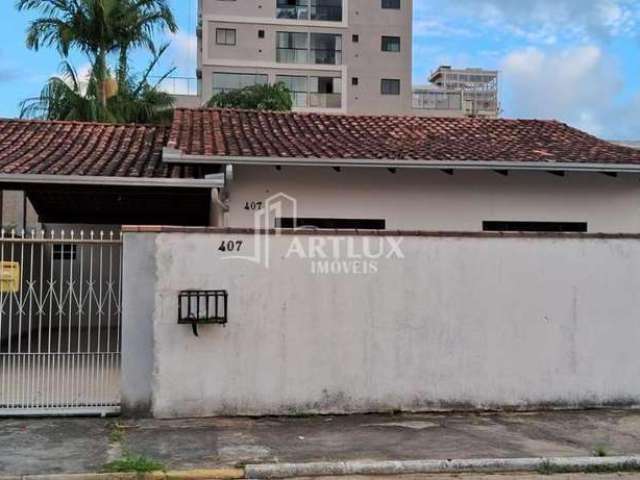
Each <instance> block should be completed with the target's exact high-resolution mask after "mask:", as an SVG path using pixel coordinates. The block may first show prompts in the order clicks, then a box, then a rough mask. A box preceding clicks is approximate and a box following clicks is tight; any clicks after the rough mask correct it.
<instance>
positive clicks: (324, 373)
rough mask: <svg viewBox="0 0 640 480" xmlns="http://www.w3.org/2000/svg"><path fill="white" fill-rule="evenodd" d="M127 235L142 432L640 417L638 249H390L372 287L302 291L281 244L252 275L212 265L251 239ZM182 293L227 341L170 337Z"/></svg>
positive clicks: (127, 302)
mask: <svg viewBox="0 0 640 480" xmlns="http://www.w3.org/2000/svg"><path fill="white" fill-rule="evenodd" d="M137 235H140V234H137V233H127V234H125V252H126V249H127V248H129V247H130V245H131V246H132V247H135V249H136V252H137V253H138V254H137V255H136V257H135V258H133V257H131V259H132V261H133V262H136V261H137V260H136V258H141V259H147V260H144V261H141V262H142V263H141V266H140V269H138V271H139V272H140V273H141V274H140V275H138V276H136V277H135V278H134V279H133V280H132V279H131V278H128V279H127V280H126V281H125V285H126V287H127V288H126V289H125V292H124V309H125V310H124V332H123V335H124V338H125V339H126V338H127V332H128V329H138V330H139V329H140V328H141V325H143V323H144V320H145V319H146V318H152V319H153V332H149V334H150V335H152V336H153V369H152V371H153V374H152V382H151V384H152V387H151V391H152V393H151V404H152V411H153V413H154V415H156V416H159V417H174V416H201V415H227V414H232V415H233V414H287V413H308V412H325V413H328V412H364V411H374V410H390V409H405V410H422V409H431V408H450V407H460V406H462V407H474V408H476V407H477V408H486V407H495V406H510V407H533V406H563V407H564V406H592V405H630V404H638V403H640V361H639V360H638V355H637V352H638V345H639V344H640V324H639V323H638V314H639V313H640V303H639V302H638V295H637V292H638V291H640V241H639V240H638V239H599V238H593V237H582V238H552V237H546V238H544V237H543V238H535V237H515V238H513V237H511V238H492V237H488V236H484V235H480V236H477V237H462V238H458V237H455V236H448V237H437V236H432V237H411V236H407V237H402V238H400V237H394V238H396V240H398V241H401V242H402V243H401V248H402V251H403V254H404V259H398V258H394V259H391V260H379V261H378V263H377V270H378V271H377V273H376V274H369V275H364V274H351V275H349V274H338V275H314V274H312V273H311V268H312V267H311V263H310V260H308V259H300V258H295V256H294V257H289V258H285V257H286V256H287V252H288V251H289V249H290V247H291V242H292V241H293V240H294V237H292V236H282V237H269V238H270V240H271V248H270V262H271V264H270V268H269V269H266V268H265V267H264V266H263V265H260V264H254V263H251V262H247V261H241V260H233V259H225V256H226V255H228V253H222V252H220V251H218V247H219V245H220V243H221V242H222V241H223V240H242V241H244V244H245V246H246V247H245V248H244V250H243V253H245V254H250V253H252V247H251V246H252V245H253V243H252V242H253V237H252V236H251V235H246V234H244V235H242V234H225V233H209V234H207V233H202V234H196V233H191V234H188V233H162V234H155V235H151V234H145V242H139V241H137V240H136V236H137ZM263 238H264V237H263ZM322 238H323V237H319V236H312V235H310V236H305V237H302V238H301V241H302V242H303V244H304V245H306V244H307V242H308V241H309V240H310V239H315V240H314V241H318V239H322ZM329 238H336V237H326V238H325V240H327V241H329V240H328V239H329ZM338 238H342V239H341V241H346V237H338ZM368 238H369V239H370V240H373V237H368ZM357 240H358V241H361V240H362V237H359V238H358V239H357ZM145 245H147V247H145ZM143 247H144V248H147V250H149V251H148V252H146V253H144V254H140V251H139V250H140V248H143ZM356 248H357V245H356ZM125 258H129V257H127V256H126V253H125ZM148 259H155V260H154V261H152V262H151V263H152V264H153V266H151V265H150V264H149V261H148ZM143 264H144V265H143ZM127 268H128V269H129V270H128V271H129V272H133V271H136V266H135V265H130V266H128V267H127ZM144 272H153V275H152V276H153V278H147V277H148V275H145V274H144ZM149 285H155V288H154V289H153V301H152V302H151V304H150V305H149V306H148V307H147V308H146V310H145V309H143V310H142V311H141V310H140V308H141V304H140V302H139V299H138V293H137V292H139V291H141V290H142V291H145V292H146V291H147V290H149V289H148V286H149ZM192 288H197V289H220V288H222V289H227V290H228V292H229V296H230V297H229V298H230V300H229V302H230V303H229V309H230V310H229V322H230V323H229V325H228V326H227V327H226V328H222V327H212V326H208V327H201V328H200V337H199V338H196V337H194V336H193V335H192V333H191V328H190V327H189V326H184V325H177V295H178V292H179V291H180V290H182V289H192ZM150 293H151V292H150ZM143 317H144V318H143ZM137 334H138V335H140V332H139V331H138V332H137ZM127 346H128V347H127ZM123 347H124V348H125V351H124V352H123V358H133V357H128V356H127V351H126V349H127V348H130V349H134V346H133V345H131V344H128V343H127V342H125V344H124V345H123ZM133 351H134V350H131V352H129V353H132V352H133ZM124 363H125V364H124V367H123V368H124V369H125V375H126V371H127V369H128V368H129V367H128V366H127V362H124ZM129 363H131V362H129ZM147 375H148V373H147ZM133 377H135V375H133ZM133 377H132V376H131V375H129V376H128V377H127V378H128V384H129V385H136V384H138V381H137V380H136V378H133ZM147 379H148V377H147ZM139 381H140V382H144V381H145V378H142V377H141V378H140V379H139ZM126 388H127V387H126V385H125V392H124V397H125V399H126V398H127V395H128V393H127V391H126ZM138 393H139V392H138ZM136 402H137V404H138V405H139V404H144V403H145V401H144V399H141V398H140V397H139V395H138V397H136Z"/></svg>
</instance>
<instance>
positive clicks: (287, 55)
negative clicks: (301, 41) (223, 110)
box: [276, 48, 342, 65]
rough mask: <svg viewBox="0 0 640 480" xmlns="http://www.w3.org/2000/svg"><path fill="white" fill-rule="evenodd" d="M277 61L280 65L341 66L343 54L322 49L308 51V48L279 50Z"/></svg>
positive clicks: (277, 51)
mask: <svg viewBox="0 0 640 480" xmlns="http://www.w3.org/2000/svg"><path fill="white" fill-rule="evenodd" d="M276 61H277V62H278V63H296V64H312V65H341V64H342V52H337V51H335V50H321V49H312V50H307V49H306V48H278V49H277V50H276Z"/></svg>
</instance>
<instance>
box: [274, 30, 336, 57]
mask: <svg viewBox="0 0 640 480" xmlns="http://www.w3.org/2000/svg"><path fill="white" fill-rule="evenodd" d="M276 62H278V63H292V64H311V65H341V64H342V36H341V35H335V34H331V33H304V32H278V33H277V44H276Z"/></svg>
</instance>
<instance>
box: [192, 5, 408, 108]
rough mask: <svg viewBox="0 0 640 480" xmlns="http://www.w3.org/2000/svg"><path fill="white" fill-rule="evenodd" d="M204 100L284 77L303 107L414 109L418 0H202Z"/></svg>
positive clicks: (201, 89) (201, 88)
mask: <svg viewBox="0 0 640 480" xmlns="http://www.w3.org/2000/svg"><path fill="white" fill-rule="evenodd" d="M199 12H200V22H201V26H200V28H199V55H198V59H199V60H198V69H199V73H200V82H199V95H200V99H201V101H202V102H205V101H207V100H208V99H209V98H210V97H211V96H212V95H213V94H214V93H216V92H221V91H225V90H231V89H234V88H239V87H243V86H247V85H255V84H265V83H276V82H283V83H285V84H286V85H287V86H288V87H289V89H290V90H291V91H292V92H293V99H294V107H295V109H296V110H298V111H324V112H336V113H354V114H355V113H366V114H407V113H411V112H412V87H411V71H412V17H413V15H412V13H413V0H199Z"/></svg>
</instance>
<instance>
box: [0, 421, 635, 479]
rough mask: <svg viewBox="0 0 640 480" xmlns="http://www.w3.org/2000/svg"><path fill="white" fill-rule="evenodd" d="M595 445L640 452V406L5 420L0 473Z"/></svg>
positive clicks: (558, 450) (509, 453)
mask: <svg viewBox="0 0 640 480" xmlns="http://www.w3.org/2000/svg"><path fill="white" fill-rule="evenodd" d="M116 424H118V426H116ZM595 450H598V451H599V453H602V454H606V455H631V454H638V453H640V412H639V411H614V410H601V411H583V412H547V413H507V414H485V415H480V414H441V415H437V414H421V415H352V416H344V417H339V416H330V417H307V418H260V419H252V418H205V419H186V420H152V419H141V420H124V419H97V418H84V419H83V418H48V419H7V420H0V475H25V474H39V473H82V472H93V471H98V470H100V469H101V467H102V466H103V465H104V464H105V463H106V462H108V461H111V460H114V459H116V458H118V457H119V456H121V455H123V454H124V452H130V453H133V454H140V455H145V456H147V457H149V458H153V459H156V460H158V461H160V462H162V463H163V464H165V465H166V466H167V467H168V468H170V469H176V470H183V469H194V468H215V467H221V466H234V465H237V464H247V463H270V462H295V463H304V462H316V461H336V460H337V461H340V460H419V459H448V458H450V459H468V458H487V457H494V458H495V457H497V458H519V457H549V456H561V457H563V456H564V457H569V456H589V455H591V454H592V453H593V452H594V451H595ZM598 478H600V479H602V478H604V477H598Z"/></svg>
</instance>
